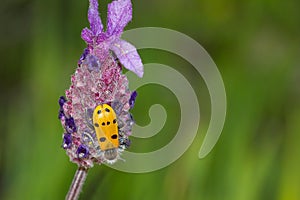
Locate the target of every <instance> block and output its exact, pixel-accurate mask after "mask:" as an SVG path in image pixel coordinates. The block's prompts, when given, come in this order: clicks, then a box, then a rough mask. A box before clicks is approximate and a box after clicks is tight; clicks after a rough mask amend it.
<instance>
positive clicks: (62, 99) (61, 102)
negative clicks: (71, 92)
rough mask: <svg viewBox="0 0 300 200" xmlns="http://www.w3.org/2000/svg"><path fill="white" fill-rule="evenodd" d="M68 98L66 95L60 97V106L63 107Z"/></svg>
mask: <svg viewBox="0 0 300 200" xmlns="http://www.w3.org/2000/svg"><path fill="white" fill-rule="evenodd" d="M66 101H67V100H66V98H65V97H64V96H61V97H59V100H58V103H59V105H60V107H63V105H64V104H65V103H66Z"/></svg>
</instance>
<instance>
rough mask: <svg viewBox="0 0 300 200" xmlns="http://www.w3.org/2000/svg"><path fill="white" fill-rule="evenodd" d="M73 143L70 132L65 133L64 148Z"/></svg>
mask: <svg viewBox="0 0 300 200" xmlns="http://www.w3.org/2000/svg"><path fill="white" fill-rule="evenodd" d="M71 145H72V136H71V134H70V133H65V135H64V140H63V146H62V147H63V148H64V149H68V148H70V147H71Z"/></svg>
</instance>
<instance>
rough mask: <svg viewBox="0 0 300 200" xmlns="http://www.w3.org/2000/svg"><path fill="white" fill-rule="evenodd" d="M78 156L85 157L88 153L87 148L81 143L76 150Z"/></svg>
mask: <svg viewBox="0 0 300 200" xmlns="http://www.w3.org/2000/svg"><path fill="white" fill-rule="evenodd" d="M76 153H77V155H78V158H86V157H87V156H88V155H89V149H88V148H87V147H86V146H85V145H83V144H81V145H80V146H79V147H78V149H77V151H76Z"/></svg>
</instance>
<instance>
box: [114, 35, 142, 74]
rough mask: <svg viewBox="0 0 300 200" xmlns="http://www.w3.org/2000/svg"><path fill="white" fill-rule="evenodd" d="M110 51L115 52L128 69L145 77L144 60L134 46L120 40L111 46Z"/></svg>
mask: <svg viewBox="0 0 300 200" xmlns="http://www.w3.org/2000/svg"><path fill="white" fill-rule="evenodd" d="M110 49H111V50H113V51H114V53H115V54H116V56H117V57H118V58H119V60H120V62H121V64H122V65H124V67H125V68H126V69H128V70H130V71H132V72H134V73H136V74H137V75H138V76H139V77H142V76H143V74H144V68H143V64H142V60H141V58H140V56H139V54H138V52H137V50H136V48H135V47H134V46H133V45H132V44H130V43H128V42H126V41H124V40H121V39H119V40H116V42H115V43H114V44H112V45H111V48H110Z"/></svg>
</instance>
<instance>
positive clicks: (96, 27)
mask: <svg viewBox="0 0 300 200" xmlns="http://www.w3.org/2000/svg"><path fill="white" fill-rule="evenodd" d="M88 19H89V22H90V28H91V31H92V33H93V34H94V36H97V35H98V34H100V33H102V31H103V25H102V22H101V19H100V16H99V12H98V1H97V0H90V7H89V11H88Z"/></svg>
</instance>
